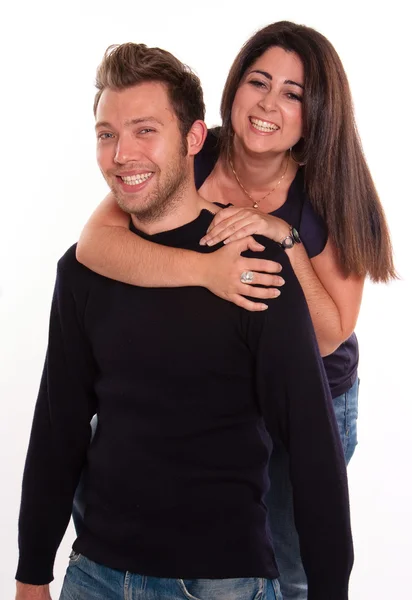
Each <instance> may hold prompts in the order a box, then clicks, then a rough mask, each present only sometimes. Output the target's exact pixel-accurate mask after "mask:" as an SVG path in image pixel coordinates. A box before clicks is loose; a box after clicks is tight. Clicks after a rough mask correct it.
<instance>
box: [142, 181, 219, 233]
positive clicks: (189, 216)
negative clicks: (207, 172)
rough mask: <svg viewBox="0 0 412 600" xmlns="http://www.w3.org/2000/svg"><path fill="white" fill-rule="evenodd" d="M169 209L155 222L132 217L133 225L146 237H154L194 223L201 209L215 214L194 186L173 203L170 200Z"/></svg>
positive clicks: (211, 205)
mask: <svg viewBox="0 0 412 600" xmlns="http://www.w3.org/2000/svg"><path fill="white" fill-rule="evenodd" d="M170 207H171V209H170V211H169V212H167V211H166V212H165V213H164V214H163V215H161V216H159V218H157V219H156V220H155V221H149V222H148V221H144V220H141V219H139V218H138V217H136V216H135V215H132V222H133V225H134V226H135V227H136V229H139V230H140V231H143V232H144V233H146V234H147V235H155V234H156V233H160V232H163V231H171V230H172V229H177V228H178V227H182V226H183V225H186V224H187V223H190V222H191V221H194V220H195V219H197V217H198V216H199V214H200V212H201V211H202V210H203V209H206V210H209V211H210V212H217V210H214V209H213V204H211V203H210V202H208V201H207V200H205V199H204V198H202V196H200V195H199V194H198V193H197V190H196V188H195V186H194V185H193V186H190V187H189V188H187V189H186V190H185V191H184V192H183V195H182V196H181V197H180V198H178V199H176V200H175V201H173V200H172V199H171V202H170Z"/></svg>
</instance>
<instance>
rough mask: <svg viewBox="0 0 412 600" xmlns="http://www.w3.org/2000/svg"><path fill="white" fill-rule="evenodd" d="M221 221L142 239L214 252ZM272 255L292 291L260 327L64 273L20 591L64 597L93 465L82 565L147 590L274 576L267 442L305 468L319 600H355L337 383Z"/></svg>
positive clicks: (197, 299) (199, 304)
mask: <svg viewBox="0 0 412 600" xmlns="http://www.w3.org/2000/svg"><path fill="white" fill-rule="evenodd" d="M211 220H212V215H211V214H210V213H209V212H208V211H206V210H203V211H202V212H201V213H200V215H199V217H198V218H197V219H196V220H195V221H193V222H191V223H188V224H186V225H184V226H182V227H179V228H178V229H175V230H172V231H168V232H163V233H160V234H156V235H154V236H150V237H149V236H145V237H147V238H148V239H151V240H152V241H155V242H157V243H160V244H164V245H169V246H175V247H180V248H188V249H194V250H197V251H199V252H209V251H211V249H210V248H208V247H202V246H199V243H198V242H199V239H200V238H201V237H202V236H203V235H204V233H205V231H206V229H207V227H208V226H209V224H210V222H211ZM260 241H263V243H264V245H265V246H266V250H265V252H264V253H259V254H258V256H257V257H258V258H263V257H265V258H271V259H274V260H277V261H278V262H280V263H281V264H282V265H283V272H282V275H283V277H284V278H285V280H286V284H285V286H284V287H283V288H282V294H281V295H280V297H279V298H277V299H275V300H271V301H269V308H268V310H266V311H264V312H257V313H251V312H247V311H245V310H242V309H240V308H239V307H237V306H235V305H234V304H231V303H229V302H226V301H224V300H222V299H220V298H218V297H216V296H214V295H213V294H211V293H210V292H209V291H207V290H206V289H204V288H200V287H186V288H139V287H133V286H130V285H126V284H122V283H120V282H116V281H112V280H110V279H107V278H104V277H101V276H99V275H97V274H95V273H93V272H92V271H90V270H88V269H86V268H85V267H83V266H82V265H80V264H79V263H78V262H77V261H76V258H75V247H72V248H70V250H68V252H67V253H66V254H65V255H64V256H63V258H62V259H61V260H60V261H59V265H58V271H57V281H56V287H55V292H54V298H53V303H52V309H51V319H50V334H49V346H48V352H47V357H46V363H45V368H44V372H43V377H42V381H41V386H40V391H39V396H38V400H37V405H36V409H35V416H34V422H33V428H32V434H31V439H30V445H29V450H28V455H27V460H26V467H25V473H24V481H23V495H22V504H21V512H20V521H19V545H20V562H19V567H18V572H17V579H18V580H19V581H22V582H25V583H32V584H45V583H48V582H50V581H51V580H52V578H53V563H54V559H55V554H56V551H57V548H58V547H59V544H60V542H61V539H62V537H63V535H64V532H65V530H66V527H67V524H68V522H69V519H70V513H71V508H72V502H73V496H74V492H75V489H76V486H77V483H78V481H79V477H80V473H81V471H82V469H83V467H84V466H85V465H86V469H87V487H86V502H87V506H86V514H85V522H84V528H83V530H82V532H81V534H80V536H79V537H78V539H77V540H76V541H75V543H74V546H73V547H74V549H75V550H76V551H77V552H80V553H82V554H84V555H85V556H87V557H88V558H90V559H91V560H94V561H96V562H98V563H101V564H104V565H106V566H108V567H111V568H114V569H121V570H128V571H131V572H136V573H140V574H142V575H153V576H159V577H179V578H198V577H199V578H226V577H253V576H256V577H268V578H275V577H277V576H278V571H277V568H276V562H275V557H274V553H273V549H272V544H271V540H270V535H269V533H268V531H269V527H268V524H267V510H266V506H265V502H264V496H265V493H266V491H267V489H268V485H269V483H268V472H267V465H268V459H269V455H270V451H271V441H270V437H269V435H268V433H267V431H269V433H270V435H271V436H277V437H279V438H281V440H282V441H283V443H284V444H285V445H286V447H287V449H288V451H289V453H290V465H291V479H292V484H293V489H294V508H295V520H296V525H297V529H298V532H299V536H300V543H301V553H302V558H303V562H304V566H305V570H306V573H307V577H308V586H309V600H331V599H333V600H341V599H342V600H344V599H346V598H347V587H348V578H349V573H350V569H351V565H352V541H351V532H350V521H349V507H348V494H347V480H346V469H345V464H344V460H343V455H342V449H341V444H340V440H339V435H338V432H337V427H336V424H335V417H334V413H333V408H332V405H331V399H330V392H329V388H328V383H327V380H326V378H325V373H324V368H323V364H322V360H321V357H320V355H319V351H318V349H317V344H316V339H315V334H314V330H313V326H312V323H311V320H310V316H309V312H308V308H307V305H306V302H305V299H304V295H303V292H302V290H301V288H300V285H299V283H298V281H297V279H296V276H295V275H294V272H293V270H292V268H291V266H290V263H289V261H288V258H287V256H286V254H285V253H284V252H283V251H282V250H281V249H280V248H279V246H278V245H277V244H275V243H273V242H270V241H269V240H266V239H263V238H262V239H261V240H260ZM249 254H250V255H252V253H249ZM96 413H97V415H98V428H97V432H96V435H95V437H94V439H93V442H92V444H91V445H89V442H90V420H91V418H92V416H93V415H94V414H96ZM266 428H267V429H266Z"/></svg>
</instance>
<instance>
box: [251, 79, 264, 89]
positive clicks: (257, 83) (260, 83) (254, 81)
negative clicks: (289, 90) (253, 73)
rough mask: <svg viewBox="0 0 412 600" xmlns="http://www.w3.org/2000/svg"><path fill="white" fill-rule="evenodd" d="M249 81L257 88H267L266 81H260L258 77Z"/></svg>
mask: <svg viewBox="0 0 412 600" xmlns="http://www.w3.org/2000/svg"><path fill="white" fill-rule="evenodd" d="M249 83H250V85H253V86H254V87H257V88H266V87H267V85H266V83H264V82H263V81H259V80H258V79H251V80H250V81H249Z"/></svg>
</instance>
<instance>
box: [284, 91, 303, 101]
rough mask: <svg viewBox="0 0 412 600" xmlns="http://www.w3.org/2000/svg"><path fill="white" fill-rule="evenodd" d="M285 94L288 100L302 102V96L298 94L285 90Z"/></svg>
mask: <svg viewBox="0 0 412 600" xmlns="http://www.w3.org/2000/svg"><path fill="white" fill-rule="evenodd" d="M286 96H287V97H288V98H289V99H290V100H297V102H302V96H300V95H299V94H294V93H293V92H286Z"/></svg>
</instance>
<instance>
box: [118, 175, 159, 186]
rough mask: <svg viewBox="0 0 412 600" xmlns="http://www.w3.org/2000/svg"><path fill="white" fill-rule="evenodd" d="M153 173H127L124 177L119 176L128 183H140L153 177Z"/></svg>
mask: <svg viewBox="0 0 412 600" xmlns="http://www.w3.org/2000/svg"><path fill="white" fill-rule="evenodd" d="M152 175H153V173H138V174H137V175H126V176H124V177H122V176H121V175H118V177H119V178H120V179H121V180H122V181H123V183H125V184H126V185H130V186H132V185H139V184H140V183H144V182H145V181H147V180H148V179H150V177H152Z"/></svg>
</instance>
